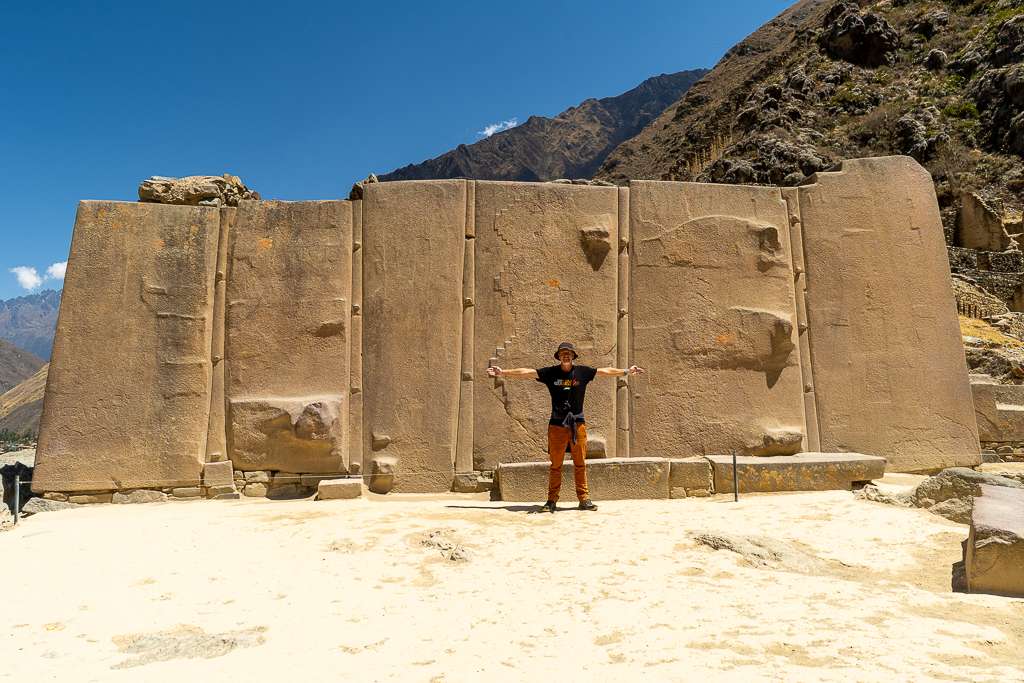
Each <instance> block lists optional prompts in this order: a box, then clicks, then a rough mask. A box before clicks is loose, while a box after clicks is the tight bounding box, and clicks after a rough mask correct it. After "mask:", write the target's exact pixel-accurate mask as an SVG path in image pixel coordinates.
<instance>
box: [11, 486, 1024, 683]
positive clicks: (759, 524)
mask: <svg viewBox="0 0 1024 683" xmlns="http://www.w3.org/2000/svg"><path fill="white" fill-rule="evenodd" d="M564 504H565V505H566V506H567V508H568V509H566V510H565V511H560V512H559V513H557V514H554V515H550V514H528V512H527V511H528V510H530V509H532V506H521V505H508V504H504V503H492V502H488V501H487V500H485V499H482V497H466V496H463V497H457V496H453V497H446V498H443V499H439V498H427V497H422V498H420V497H405V498H397V499H396V498H390V497H389V498H387V499H381V498H374V499H363V500H357V501H330V502H313V501H266V500H241V501H209V502H206V501H197V502H168V503H158V504H150V505H139V506H131V507H128V506H114V505H105V506H103V505H101V506H90V507H88V508H84V509H79V510H70V511H66V512H55V513H47V514H41V515H36V516H35V517H32V518H28V519H26V520H23V522H22V524H20V525H19V526H18V527H17V528H16V529H15V530H14V531H11V532H7V533H4V534H0V558H2V559H3V566H4V570H3V574H4V577H5V580H4V584H5V586H6V590H5V591H4V593H5V597H4V600H3V606H2V612H0V613H2V614H3V623H4V624H5V628H4V629H3V633H2V634H0V662H2V666H0V680H3V681H7V680H11V681H22V680H36V681H38V680H61V681H64V680H74V681H140V680H144V681H165V680H166V681H171V680H173V681H179V682H180V681H185V680H196V681H204V680H214V677H216V679H217V680H221V681H236V680H237V681H243V680H245V681H251V680H291V679H293V678H298V677H303V678H306V677H310V676H315V678H316V680H341V681H344V680H352V681H475V680H488V681H495V680H497V681H529V680H593V681H607V680H615V679H618V680H619V681H631V680H638V679H640V677H643V679H644V680H652V681H662V680H664V681H683V680H701V681H744V682H746V681H760V680H786V681H1000V682H1005V681H1024V600H1014V599H1008V598H1001V597H994V596H985V595H962V594H956V593H951V592H950V589H949V584H950V565H951V564H952V563H953V562H955V561H956V560H958V559H959V557H960V542H961V541H962V540H963V539H964V538H965V537H966V533H967V529H966V527H964V526H960V525H957V524H953V523H952V522H947V521H945V520H943V519H941V518H939V517H936V516H933V515H931V514H930V513H928V512H925V511H922V510H907V509H900V508H894V507H889V506H885V505H882V504H879V503H871V502H866V501H861V500H856V499H855V498H854V497H853V495H852V494H850V493H848V492H827V493H805V494H775V495H760V496H749V497H745V498H743V499H741V501H740V502H739V503H738V504H734V503H733V502H732V500H731V498H729V497H716V498H711V499H687V500H672V501H623V502H605V503H603V504H602V505H601V509H600V511H599V512H597V513H587V512H579V511H576V510H574V509H571V508H569V505H571V503H570V502H566V503H564ZM702 533H711V534H729V535H745V536H754V537H760V538H764V539H768V542H770V543H773V544H775V546H776V547H777V548H780V549H781V550H782V555H783V556H784V557H782V558H781V560H779V561H778V562H777V561H775V559H773V557H774V556H772V557H769V558H768V560H766V561H759V560H756V559H754V560H751V559H748V558H746V557H744V556H743V555H741V554H737V553H736V552H732V551H729V550H713V549H712V548H710V547H707V546H705V545H701V544H699V543H698V542H696V541H695V540H694V539H695V536H696V535H698V534H702ZM450 558H451V559H450Z"/></svg>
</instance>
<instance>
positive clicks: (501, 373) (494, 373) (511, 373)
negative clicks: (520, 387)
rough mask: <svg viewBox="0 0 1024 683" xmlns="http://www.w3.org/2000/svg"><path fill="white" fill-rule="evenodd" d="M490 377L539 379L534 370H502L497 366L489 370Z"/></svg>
mask: <svg viewBox="0 0 1024 683" xmlns="http://www.w3.org/2000/svg"><path fill="white" fill-rule="evenodd" d="M487 376H488V377H504V378H505V379H537V371H536V370H534V369H533V368H512V369H511V370H502V369H501V368H499V367H498V366H497V365H492V366H490V367H489V368H487Z"/></svg>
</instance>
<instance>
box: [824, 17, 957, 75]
mask: <svg viewBox="0 0 1024 683" xmlns="http://www.w3.org/2000/svg"><path fill="white" fill-rule="evenodd" d="M947 21H948V16H947ZM824 29H825V30H824V31H823V32H822V34H821V36H820V37H819V38H818V42H819V44H820V45H821V47H822V48H823V49H824V50H825V51H826V52H827V53H828V54H829V55H830V56H832V57H834V58H836V59H842V60H844V61H847V62H850V63H852V64H857V65H859V66H867V67H876V66H884V65H889V64H893V63H895V62H896V50H897V49H898V48H899V46H900V34H899V33H897V32H896V29H894V28H893V27H892V25H891V24H890V23H889V22H888V21H886V20H885V19H883V18H882V17H881V16H879V15H878V14H875V13H874V12H863V13H862V12H861V10H860V6H859V5H857V3H855V2H840V3H837V4H836V5H835V6H833V7H832V9H830V10H829V11H828V14H826V15H825V22H824Z"/></svg>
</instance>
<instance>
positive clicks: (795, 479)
mask: <svg viewBox="0 0 1024 683" xmlns="http://www.w3.org/2000/svg"><path fill="white" fill-rule="evenodd" d="M708 460H710V461H711V466H712V467H713V468H714V473H715V493H732V492H733V489H732V456H731V455H709V456H708ZM884 475H885V458H880V457H878V456H876V455H862V454H860V453H799V454H797V455H776V456H768V457H754V456H739V457H737V458H736V476H737V480H738V482H739V488H740V493H771V492H776V491H834V490H846V491H849V490H850V489H852V488H853V484H854V482H860V481H871V480H872V479H881V478H882V476H884Z"/></svg>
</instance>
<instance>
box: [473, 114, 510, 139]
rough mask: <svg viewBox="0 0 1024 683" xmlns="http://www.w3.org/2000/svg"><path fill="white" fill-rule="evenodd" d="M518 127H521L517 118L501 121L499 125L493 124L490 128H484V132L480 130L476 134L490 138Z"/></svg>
mask: <svg viewBox="0 0 1024 683" xmlns="http://www.w3.org/2000/svg"><path fill="white" fill-rule="evenodd" d="M518 125H519V119H517V118H511V119H506V120H504V121H499V122H498V123H492V124H491V125H489V126H484V129H483V130H478V131H477V132H476V134H477V135H479V136H481V137H485V138H489V137H491V136H492V135H494V134H495V133H500V132H501V131H503V130H508V129H509V128H515V127H516V126H518Z"/></svg>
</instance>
